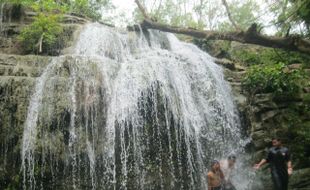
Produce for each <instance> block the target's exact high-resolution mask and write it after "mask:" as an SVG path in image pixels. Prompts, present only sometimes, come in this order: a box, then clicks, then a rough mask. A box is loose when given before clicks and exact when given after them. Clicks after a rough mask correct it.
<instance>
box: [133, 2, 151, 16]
mask: <svg viewBox="0 0 310 190" xmlns="http://www.w3.org/2000/svg"><path fill="white" fill-rule="evenodd" d="M135 2H136V4H137V5H138V7H139V9H140V11H141V13H142V15H143V17H144V18H146V19H150V18H149V16H148V15H147V13H146V10H145V8H144V7H143V5H142V4H141V3H140V1H139V0H135Z"/></svg>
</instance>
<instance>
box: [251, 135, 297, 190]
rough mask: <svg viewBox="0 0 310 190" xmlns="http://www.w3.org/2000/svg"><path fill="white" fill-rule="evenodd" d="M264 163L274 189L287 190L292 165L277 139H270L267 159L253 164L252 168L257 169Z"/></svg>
mask: <svg viewBox="0 0 310 190" xmlns="http://www.w3.org/2000/svg"><path fill="white" fill-rule="evenodd" d="M265 163H269V166H270V169H271V177H272V181H273V184H274V189H275V190H287V186H288V176H289V175H291V174H292V172H293V169H292V163H291V159H290V154H289V151H288V149H287V148H286V147H283V146H282V143H281V141H280V140H279V139H278V138H273V139H272V147H271V148H270V149H269V151H268V154H267V158H266V159H262V160H261V161H260V162H259V163H258V164H255V165H254V168H255V169H259V168H260V167H261V166H262V165H264V164H265Z"/></svg>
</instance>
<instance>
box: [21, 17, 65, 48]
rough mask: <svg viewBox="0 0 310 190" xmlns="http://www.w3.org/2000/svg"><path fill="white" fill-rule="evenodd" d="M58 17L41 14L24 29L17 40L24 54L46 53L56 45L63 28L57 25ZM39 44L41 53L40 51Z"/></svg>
mask: <svg viewBox="0 0 310 190" xmlns="http://www.w3.org/2000/svg"><path fill="white" fill-rule="evenodd" d="M59 19H60V16H59V15H48V16H46V15H44V14H42V13H40V14H38V16H36V18H35V20H34V22H33V23H32V24H31V25H29V26H27V27H25V28H24V29H23V30H22V32H21V34H20V35H19V37H18V39H19V41H20V43H21V46H22V48H23V50H24V52H25V53H42V52H43V53H47V52H48V51H49V50H50V49H51V48H52V47H54V46H55V44H56V43H57V36H59V35H60V34H61V33H62V31H63V28H62V26H61V25H60V24H59V23H58V21H59ZM40 43H41V45H42V52H41V51H40Z"/></svg>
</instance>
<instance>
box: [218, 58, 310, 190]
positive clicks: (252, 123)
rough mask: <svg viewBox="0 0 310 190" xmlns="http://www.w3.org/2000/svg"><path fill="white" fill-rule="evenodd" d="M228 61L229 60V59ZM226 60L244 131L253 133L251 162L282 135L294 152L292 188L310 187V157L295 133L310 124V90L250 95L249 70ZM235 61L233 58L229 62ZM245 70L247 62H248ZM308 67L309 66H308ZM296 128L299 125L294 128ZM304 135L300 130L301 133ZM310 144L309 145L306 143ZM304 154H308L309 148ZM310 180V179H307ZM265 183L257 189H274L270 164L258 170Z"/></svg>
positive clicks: (224, 65) (249, 148)
mask: <svg viewBox="0 0 310 190" xmlns="http://www.w3.org/2000/svg"><path fill="white" fill-rule="evenodd" d="M225 62H227V61H225ZM225 62H224V64H223V63H222V62H221V61H220V62H218V63H219V64H222V65H223V67H224V68H225V76H226V80H227V81H229V82H230V84H231V86H232V91H233V93H234V98H235V101H236V103H237V104H238V109H239V112H240V115H241V118H242V120H243V121H242V123H243V130H244V131H243V132H244V134H245V135H246V136H250V137H251V140H252V141H251V144H250V145H249V146H248V153H249V154H250V155H252V156H251V157H252V158H251V160H252V161H251V164H254V163H257V162H259V161H260V160H261V159H262V158H265V156H266V151H267V150H268V148H269V147H270V146H271V139H272V137H274V136H278V137H280V138H282V137H283V139H282V141H283V144H284V145H285V146H287V147H288V148H289V149H290V150H291V153H292V162H293V166H294V169H295V171H294V173H293V175H292V176H291V177H290V183H289V188H290V189H302V188H309V187H310V184H309V183H308V181H309V179H308V178H307V177H305V176H306V175H308V176H309V169H310V165H309V160H308V159H307V158H305V157H306V156H301V155H300V153H299V152H298V149H299V148H300V146H301V145H300V144H302V143H296V139H298V138H299V136H298V134H296V133H295V131H294V130H295V129H296V127H302V126H303V127H305V128H306V127H307V126H308V129H309V127H310V123H309V114H310V112H309V97H310V96H309V91H308V90H306V87H304V88H302V90H301V92H300V94H298V95H296V96H292V97H285V96H283V97H280V96H274V95H273V94H255V95H253V96H250V95H249V94H247V92H245V91H244V90H243V89H242V84H241V81H242V77H243V76H244V74H245V72H244V71H240V70H236V69H234V68H236V67H237V66H238V64H236V66H232V65H229V67H228V66H227V64H225ZM229 63H230V64H231V62H229ZM244 67H245V70H246V68H247V66H244ZM296 68H300V64H292V65H291V66H290V69H296ZM305 71H307V69H306V70H305ZM308 74H309V73H308ZM294 128H295V129H294ZM299 135H300V134H299ZM302 146H309V145H302ZM303 154H305V155H308V156H307V157H309V151H308V152H304V153H303ZM307 180H308V181H307ZM256 181H262V182H263V183H261V184H255V183H254V184H253V187H252V189H255V190H260V189H261V190H269V189H270V190H271V189H272V182H271V177H270V173H269V170H268V169H267V168H265V169H263V170H261V171H259V172H258V173H257V180H256Z"/></svg>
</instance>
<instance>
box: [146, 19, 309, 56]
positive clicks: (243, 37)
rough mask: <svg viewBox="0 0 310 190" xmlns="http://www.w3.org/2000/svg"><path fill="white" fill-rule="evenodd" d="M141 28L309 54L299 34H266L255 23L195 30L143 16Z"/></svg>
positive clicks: (305, 42) (307, 41) (306, 41)
mask: <svg viewBox="0 0 310 190" xmlns="http://www.w3.org/2000/svg"><path fill="white" fill-rule="evenodd" d="M141 26H142V27H143V28H149V29H157V30H161V31H164V32H171V33H176V34H184V35H189V36H192V37H196V38H203V39H206V40H228V41H236V42H240V43H248V44H256V45H261V46H265V47H272V48H281V49H285V50H290V51H299V52H302V53H306V54H309V55H310V41H309V40H305V39H302V38H301V37H300V36H288V37H275V36H266V35H262V34H260V33H259V32H257V29H256V28H257V25H256V24H253V25H252V26H251V27H250V28H249V29H248V30H247V31H245V32H244V31H233V32H218V31H210V30H209V31H208V30H195V29H190V28H181V27H174V26H169V25H166V24H161V23H158V22H154V21H152V20H150V19H148V18H145V19H144V20H143V22H142V24H141Z"/></svg>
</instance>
